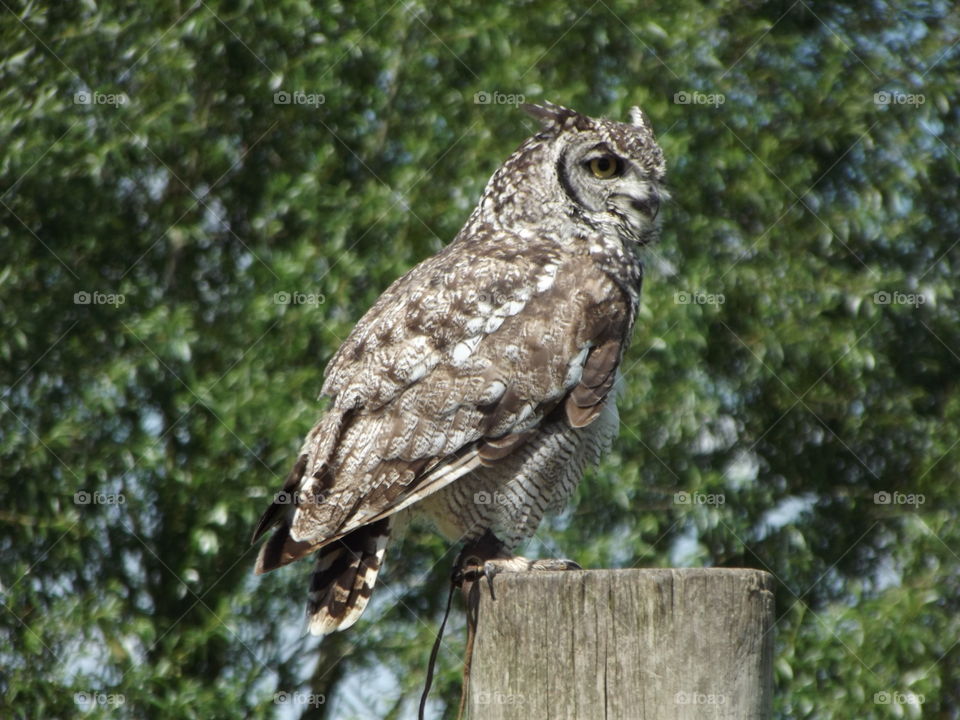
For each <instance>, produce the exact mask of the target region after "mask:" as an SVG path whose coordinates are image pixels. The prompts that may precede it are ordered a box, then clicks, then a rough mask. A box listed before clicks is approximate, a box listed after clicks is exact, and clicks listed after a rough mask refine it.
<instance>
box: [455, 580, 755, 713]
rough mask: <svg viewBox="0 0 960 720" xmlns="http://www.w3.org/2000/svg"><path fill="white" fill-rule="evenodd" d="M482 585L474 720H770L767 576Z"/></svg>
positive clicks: (471, 698) (472, 686) (471, 704)
mask: <svg viewBox="0 0 960 720" xmlns="http://www.w3.org/2000/svg"><path fill="white" fill-rule="evenodd" d="M481 583H482V587H481V588H479V589H480V590H481V592H480V601H479V608H478V616H477V618H478V619H477V634H476V640H475V646H474V651H473V663H472V668H471V672H470V683H469V688H468V693H469V695H468V699H467V710H468V715H467V716H468V717H469V718H470V719H471V720H563V719H566V718H569V719H570V720H601V719H603V720H617V719H622V720H680V719H681V718H682V719H686V718H711V719H718V718H729V719H730V720H769V718H770V716H771V701H772V684H773V632H772V629H773V619H774V608H773V586H774V585H773V578H772V576H771V575H769V574H768V573H765V572H761V571H759V570H747V569H742V570H741V569H737V570H720V569H684V570H659V569H656V570H589V571H565V572H531V573H502V574H500V575H497V576H496V578H495V579H494V581H493V589H494V598H491V597H490V592H489V590H488V588H487V584H486V582H485V581H481Z"/></svg>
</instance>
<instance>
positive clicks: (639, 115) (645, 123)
mask: <svg viewBox="0 0 960 720" xmlns="http://www.w3.org/2000/svg"><path fill="white" fill-rule="evenodd" d="M630 124H631V125H633V126H635V127H638V128H643V129H644V130H650V131H653V128H652V127H651V126H650V121H649V120H647V116H646V115H645V114H644V112H643V110H641V109H640V108H638V107H637V106H636V105H634V106H633V107H632V108H630Z"/></svg>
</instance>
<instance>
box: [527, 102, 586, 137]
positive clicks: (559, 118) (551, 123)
mask: <svg viewBox="0 0 960 720" xmlns="http://www.w3.org/2000/svg"><path fill="white" fill-rule="evenodd" d="M520 109H522V110H523V111H524V112H525V113H527V115H529V116H530V117H533V118H536V119H537V120H539V121H540V124H541V125H542V126H543V129H544V130H546V131H548V132H549V131H554V132H555V131H557V130H560V129H561V128H562V127H563V126H564V124H566V123H567V121H568V120H569V119H570V118H572V117H576V116H577V114H578V113H577V112H576V111H575V110H571V109H570V108H565V107H563V106H562V105H555V104H553V103H552V102H550V101H549V100H544V101H543V102H542V103H541V104H539V105H534V104H532V103H524V104H523V105H521V106H520Z"/></svg>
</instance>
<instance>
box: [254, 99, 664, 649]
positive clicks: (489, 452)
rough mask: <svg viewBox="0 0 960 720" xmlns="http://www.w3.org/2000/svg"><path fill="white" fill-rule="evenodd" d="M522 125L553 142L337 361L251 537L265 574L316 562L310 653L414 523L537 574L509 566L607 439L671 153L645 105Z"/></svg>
mask: <svg viewBox="0 0 960 720" xmlns="http://www.w3.org/2000/svg"><path fill="white" fill-rule="evenodd" d="M525 110H527V112H529V113H530V114H531V115H532V116H533V117H535V118H536V119H537V120H538V121H539V122H540V123H541V126H542V129H541V130H540V131H539V132H538V133H537V134H536V135H534V136H533V137H531V138H529V139H528V140H526V141H525V142H524V143H523V144H522V145H521V146H520V148H519V149H518V150H517V151H516V152H515V153H514V154H513V155H511V156H510V157H509V158H508V159H507V160H506V162H504V163H503V165H502V166H501V167H500V168H499V169H498V170H497V171H496V172H495V173H494V175H493V177H492V178H491V179H490V181H489V183H488V184H487V187H486V189H485V190H484V193H483V197H481V199H480V202H479V204H478V205H477V207H476V209H475V210H474V211H473V214H472V215H471V216H470V218H469V219H468V220H467V223H466V225H464V227H463V229H462V230H461V231H460V232H459V234H458V235H457V236H456V238H455V239H454V241H453V242H452V243H451V244H450V245H448V246H447V247H446V248H444V249H443V250H442V251H441V252H439V253H438V254H437V255H435V256H433V257H431V258H429V259H427V260H425V261H424V262H422V263H420V264H419V265H417V266H416V267H415V268H413V269H412V270H410V271H409V272H408V273H407V274H406V275H404V276H403V277H401V278H400V279H399V280H397V281H396V282H394V283H393V285H391V286H390V287H389V288H388V289H387V290H386V291H385V292H384V293H383V295H381V296H380V298H379V299H378V300H377V302H376V303H375V304H374V305H373V307H372V308H370V310H369V311H368V312H367V314H366V315H364V317H363V318H362V319H361V320H360V322H358V323H357V325H356V327H355V328H354V330H353V332H352V333H351V334H350V336H349V337H348V338H347V340H346V341H345V342H344V343H343V345H342V346H341V347H340V349H339V350H338V351H337V353H336V354H335V355H334V357H333V359H332V360H331V361H330V364H329V365H328V366H327V369H326V373H325V382H324V385H323V393H324V394H325V395H327V396H328V397H329V398H330V401H331V402H330V406H329V409H328V410H327V411H326V413H325V414H324V415H323V416H322V417H321V418H320V420H319V421H318V422H317V424H316V425H315V426H314V427H313V429H312V430H311V431H310V432H309V434H308V435H307V438H306V441H305V442H304V444H303V447H302V449H301V451H300V455H299V459H298V460H297V461H296V463H295V464H294V466H293V469H292V471H291V472H290V474H289V476H288V477H287V479H286V482H285V483H284V486H283V493H282V494H278V499H277V501H275V502H274V503H273V505H271V506H270V508H268V509H267V511H266V512H265V513H264V515H263V517H262V518H261V520H260V523H259V525H258V527H257V529H256V532H255V533H254V541H256V540H257V539H259V538H260V537H261V536H262V535H263V534H264V533H265V532H267V531H268V530H270V529H271V528H274V527H275V528H276V529H275V530H274V532H273V535H272V536H271V537H270V539H269V540H268V541H267V542H266V543H264V545H263V547H262V548H261V551H260V555H259V558H258V560H257V565H256V572H257V573H258V574H259V573H263V572H267V571H269V570H273V569H275V568H277V567H280V566H282V565H286V564H287V563H289V562H292V561H293V560H296V559H298V558H301V557H303V556H305V555H309V554H311V553H316V567H315V570H314V572H313V576H312V579H311V585H310V594H309V603H308V612H309V618H310V619H309V627H310V631H311V632H312V633H313V634H315V635H323V634H326V633H329V632H331V631H332V630H336V629H344V628H347V627H349V626H350V625H352V624H353V623H354V622H356V620H357V619H358V618H359V617H360V614H361V613H362V612H363V610H364V608H365V607H366V605H367V601H368V600H369V598H370V595H371V593H372V591H373V586H374V583H375V582H376V578H377V573H378V572H379V570H380V567H381V564H382V562H383V557H384V552H385V550H386V547H387V542H388V539H389V537H390V535H391V529H394V530H397V529H398V528H400V527H402V526H403V525H405V523H406V521H407V520H408V519H409V516H410V515H411V514H413V513H416V514H420V515H421V516H425V517H426V518H428V519H430V520H432V521H433V523H434V524H435V525H436V527H437V528H438V530H439V531H440V532H442V533H443V534H444V535H445V536H446V537H447V538H449V539H450V541H451V542H464V541H465V542H467V543H468V544H469V543H470V542H479V541H480V540H481V538H485V539H486V541H487V542H488V543H489V542H491V541H492V542H493V544H494V545H495V546H496V547H497V548H498V549H499V552H496V553H494V554H495V555H496V556H497V557H499V558H505V559H506V562H508V563H509V564H510V567H509V569H534V568H535V567H537V565H536V563H531V562H529V561H526V560H525V559H524V558H514V557H512V556H511V555H510V554H509V550H510V549H512V548H514V547H515V546H516V545H517V544H518V543H520V542H521V541H522V540H524V539H526V538H528V537H530V536H531V535H532V534H533V533H534V531H535V530H536V528H537V526H538V525H539V523H540V521H541V519H542V517H543V515H544V513H545V512H547V511H551V510H557V509H560V508H562V507H563V505H564V503H565V502H566V500H567V498H568V497H569V496H570V494H571V493H572V492H573V489H574V487H575V486H576V484H577V483H578V482H579V480H580V478H581V476H582V474H583V471H584V468H585V467H586V466H587V465H588V464H590V463H592V462H595V461H596V460H597V459H598V458H599V456H600V455H601V454H602V453H603V452H605V450H606V448H607V447H608V446H609V443H610V441H611V440H612V438H613V436H614V435H615V434H616V431H617V428H618V424H619V420H618V416H617V409H616V397H615V395H616V390H615V388H616V387H617V378H618V368H619V366H620V363H621V361H622V359H623V353H624V349H625V347H626V345H627V343H628V341H629V339H630V335H631V332H632V329H633V325H634V320H635V319H636V313H637V306H638V302H639V296H640V285H641V280H642V276H643V268H642V265H641V263H640V261H639V259H638V257H637V254H636V251H637V250H638V248H639V247H641V246H643V245H644V244H646V243H648V242H650V241H652V240H653V239H655V237H656V235H657V225H656V217H657V213H658V210H659V207H660V201H661V199H662V198H663V197H664V196H665V192H664V189H663V187H662V183H663V180H664V174H665V165H664V158H663V153H662V151H661V149H660V147H659V146H658V145H657V143H656V140H655V138H654V134H653V130H652V128H651V126H650V124H649V122H648V120H647V118H646V117H645V116H644V114H643V113H642V112H641V111H640V109H639V108H636V107H635V108H633V109H632V110H631V111H630V120H629V122H628V123H620V122H613V121H609V120H604V119H594V118H590V117H587V116H585V115H581V114H580V113H577V112H575V111H573V110H569V109H567V108H564V107H560V106H558V105H553V104H551V103H545V104H543V105H530V106H525ZM541 567H550V566H549V565H541Z"/></svg>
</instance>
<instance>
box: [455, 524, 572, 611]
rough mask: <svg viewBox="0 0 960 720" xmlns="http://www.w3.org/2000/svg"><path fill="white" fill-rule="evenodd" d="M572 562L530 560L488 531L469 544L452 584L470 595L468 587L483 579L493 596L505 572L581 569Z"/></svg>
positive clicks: (552, 559)
mask: <svg viewBox="0 0 960 720" xmlns="http://www.w3.org/2000/svg"><path fill="white" fill-rule="evenodd" d="M582 569H583V568H581V567H580V566H579V565H578V564H577V563H575V562H574V561H573V560H568V559H566V558H542V559H539V560H530V559H528V558H525V557H522V556H520V555H513V554H511V553H510V552H508V551H507V549H506V547H505V546H504V545H503V543H502V542H500V541H499V540H498V539H497V538H496V536H495V535H494V534H493V533H491V532H490V531H487V532H486V533H484V535H483V536H482V537H481V538H480V539H479V540H477V541H476V542H473V543H471V544H469V545H467V546H466V547H465V548H464V549H463V551H462V552H461V553H460V556H459V557H458V558H457V562H456V563H454V568H453V584H454V585H455V586H456V587H459V588H462V589H463V590H464V592H465V593H466V592H468V591H469V588H470V587H471V586H472V585H473V583H475V582H476V581H477V580H479V579H480V578H481V577H485V578H486V579H487V587H489V588H490V597H494V594H493V578H494V577H496V576H497V575H499V574H500V573H503V572H531V571H536V570H582Z"/></svg>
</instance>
